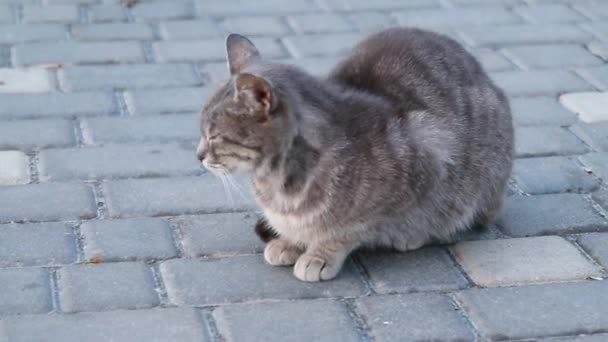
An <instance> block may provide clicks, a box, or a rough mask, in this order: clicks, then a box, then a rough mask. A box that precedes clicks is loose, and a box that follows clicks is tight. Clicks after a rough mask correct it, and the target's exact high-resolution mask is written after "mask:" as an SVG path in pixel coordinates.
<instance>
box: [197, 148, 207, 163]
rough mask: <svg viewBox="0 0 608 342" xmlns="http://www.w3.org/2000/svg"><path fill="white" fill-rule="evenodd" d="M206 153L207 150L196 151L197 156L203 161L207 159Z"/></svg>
mask: <svg viewBox="0 0 608 342" xmlns="http://www.w3.org/2000/svg"><path fill="white" fill-rule="evenodd" d="M205 154H206V153H205V151H202V150H199V151H196V158H198V161H200V162H202V161H203V160H205Z"/></svg>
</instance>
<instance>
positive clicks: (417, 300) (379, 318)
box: [355, 293, 474, 341]
mask: <svg viewBox="0 0 608 342" xmlns="http://www.w3.org/2000/svg"><path fill="white" fill-rule="evenodd" d="M355 303H356V307H357V310H358V311H359V313H360V314H361V316H363V319H364V321H365V322H366V323H367V325H368V326H369V328H370V335H371V336H372V338H374V339H375V340H377V341H403V340H408V341H472V340H474V335H473V332H472V328H471V327H470V326H469V324H468V323H467V322H466V320H465V319H464V318H463V317H462V315H461V314H459V313H458V311H456V308H455V306H454V304H453V303H452V302H451V301H450V299H449V298H448V297H446V296H444V295H442V294H439V293H418V294H410V295H396V296H372V297H367V298H361V299H357V300H356V302H355Z"/></svg>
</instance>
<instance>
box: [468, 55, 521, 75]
mask: <svg viewBox="0 0 608 342" xmlns="http://www.w3.org/2000/svg"><path fill="white" fill-rule="evenodd" d="M474 55H475V57H476V58H477V60H478V61H479V62H480V63H481V65H482V66H483V68H484V69H485V70H486V71H505V70H513V69H514V66H513V63H511V62H509V61H508V60H507V59H506V58H505V57H504V56H502V55H500V54H499V53H497V52H495V51H491V50H482V51H479V52H475V53H474Z"/></svg>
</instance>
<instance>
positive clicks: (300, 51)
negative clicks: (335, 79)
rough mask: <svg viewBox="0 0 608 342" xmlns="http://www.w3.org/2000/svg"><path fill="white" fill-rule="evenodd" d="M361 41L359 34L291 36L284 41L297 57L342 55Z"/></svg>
mask: <svg viewBox="0 0 608 342" xmlns="http://www.w3.org/2000/svg"><path fill="white" fill-rule="evenodd" d="M360 40H361V36H360V35H359V34H357V33H334V34H324V35H314V34H311V35H301V36H290V37H287V38H285V39H284V40H283V42H284V43H285V46H287V48H288V49H289V51H290V52H291V54H292V55H294V56H295V57H305V56H318V55H341V54H344V53H346V52H348V51H350V50H351V49H352V48H353V47H354V46H355V44H356V43H358V42H359V41H360Z"/></svg>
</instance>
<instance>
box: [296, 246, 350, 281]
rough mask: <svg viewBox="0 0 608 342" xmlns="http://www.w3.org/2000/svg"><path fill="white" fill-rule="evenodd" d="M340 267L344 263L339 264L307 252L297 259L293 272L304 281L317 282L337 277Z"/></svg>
mask: <svg viewBox="0 0 608 342" xmlns="http://www.w3.org/2000/svg"><path fill="white" fill-rule="evenodd" d="M340 268H342V263H340V264H339V265H338V264H336V263H335V262H333V260H332V261H328V260H326V259H325V258H323V257H321V256H318V255H315V254H308V253H306V254H302V256H300V258H299V259H298V261H296V265H295V266H294V268H293V274H294V275H295V276H296V278H298V279H300V280H302V281H311V282H316V281H321V280H329V279H333V278H335V277H336V275H337V274H338V272H340Z"/></svg>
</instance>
